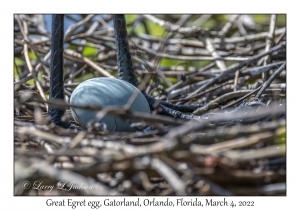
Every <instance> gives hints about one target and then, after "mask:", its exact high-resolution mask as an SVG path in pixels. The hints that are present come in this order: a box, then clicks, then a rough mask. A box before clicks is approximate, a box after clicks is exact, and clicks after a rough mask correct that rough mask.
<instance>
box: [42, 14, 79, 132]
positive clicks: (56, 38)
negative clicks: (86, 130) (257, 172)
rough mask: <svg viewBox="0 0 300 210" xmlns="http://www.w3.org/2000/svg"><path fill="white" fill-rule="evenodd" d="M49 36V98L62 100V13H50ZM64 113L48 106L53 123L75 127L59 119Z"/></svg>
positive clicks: (62, 110)
mask: <svg viewBox="0 0 300 210" xmlns="http://www.w3.org/2000/svg"><path fill="white" fill-rule="evenodd" d="M51 36H52V44H51V63H50V99H61V100H64V81H63V74H64V69H63V63H64V59H63V53H64V48H63V44H64V15H52V34H51ZM64 113H65V110H64V109H58V108H55V107H52V106H51V105H50V106H49V110H48V115H49V116H50V118H51V121H52V122H53V123H54V124H56V125H58V126H60V127H63V128H75V127H73V126H72V125H71V124H70V123H69V122H63V121H62V120H61V118H62V116H63V115H64Z"/></svg>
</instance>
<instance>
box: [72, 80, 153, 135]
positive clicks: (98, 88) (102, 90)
mask: <svg viewBox="0 0 300 210" xmlns="http://www.w3.org/2000/svg"><path fill="white" fill-rule="evenodd" d="M136 91H138V92H139V94H138V96H137V97H136V99H135V101H134V102H133V104H132V106H131V110H133V111H136V112H143V113H150V108H149V104H148V102H147V100H146V98H145V97H144V95H143V94H142V93H141V92H140V91H139V90H138V89H137V88H136V87H134V86H133V85H131V84H130V83H128V82H125V81H123V80H119V79H114V78H106V77H99V78H93V79H89V80H87V81H84V82H82V83H81V84H79V85H78V86H77V87H76V88H75V90H74V91H73V93H72V95H71V99H70V103H71V105H81V106H101V107H122V106H124V105H125V104H126V103H127V102H128V100H129V99H130V97H131V96H132V95H133V94H134V93H135V92H136ZM71 112H72V116H73V118H74V119H75V120H76V121H77V122H78V123H79V124H80V125H81V126H82V127H83V128H86V127H87V123H88V122H89V121H91V120H93V122H97V121H98V122H101V123H105V124H106V126H107V130H109V131H119V132H124V131H125V132H126V131H135V130H134V129H133V128H131V127H130V122H128V121H127V122H126V121H124V120H122V119H120V118H118V117H114V116H112V115H105V116H104V117H103V118H102V119H101V120H97V117H96V115H97V112H96V111H90V110H84V109H79V108H72V109H71Z"/></svg>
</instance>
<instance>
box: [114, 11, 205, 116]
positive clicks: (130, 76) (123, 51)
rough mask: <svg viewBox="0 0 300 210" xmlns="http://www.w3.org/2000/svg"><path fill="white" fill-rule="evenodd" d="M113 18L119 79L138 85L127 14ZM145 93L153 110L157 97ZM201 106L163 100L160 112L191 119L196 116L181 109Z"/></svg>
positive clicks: (191, 109) (187, 109)
mask: <svg viewBox="0 0 300 210" xmlns="http://www.w3.org/2000/svg"><path fill="white" fill-rule="evenodd" d="M113 20H114V30H115V39H116V48H117V63H118V69H119V75H118V76H119V79H121V80H124V81H126V82H129V83H130V84H132V85H134V86H135V87H138V85H139V83H138V80H137V77H136V76H135V74H134V70H133V65H132V61H131V54H130V48H129V44H128V38H127V30H126V21H125V16H124V15H114V17H113ZM143 94H144V96H145V97H146V99H147V101H148V103H149V105H150V109H151V110H153V109H154V108H155V104H156V99H154V98H153V97H151V96H148V95H147V94H146V93H145V92H143ZM199 107H200V106H199V105H192V106H190V105H176V104H172V103H169V102H165V101H161V102H160V104H159V108H158V113H159V114H161V115H166V116H169V117H173V118H175V119H182V120H189V119H191V118H195V117H196V116H193V115H191V114H184V113H182V112H180V111H183V112H192V111H195V110H196V109H197V108H199Z"/></svg>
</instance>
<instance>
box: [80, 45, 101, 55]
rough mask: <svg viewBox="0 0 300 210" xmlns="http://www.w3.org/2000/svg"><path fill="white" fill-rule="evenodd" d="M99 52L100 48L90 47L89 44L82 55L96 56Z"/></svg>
mask: <svg viewBox="0 0 300 210" xmlns="http://www.w3.org/2000/svg"><path fill="white" fill-rule="evenodd" d="M97 53H98V50H97V49H96V48H94V47H89V46H86V47H84V49H83V51H82V55H83V56H85V57H91V56H94V55H96V54H97Z"/></svg>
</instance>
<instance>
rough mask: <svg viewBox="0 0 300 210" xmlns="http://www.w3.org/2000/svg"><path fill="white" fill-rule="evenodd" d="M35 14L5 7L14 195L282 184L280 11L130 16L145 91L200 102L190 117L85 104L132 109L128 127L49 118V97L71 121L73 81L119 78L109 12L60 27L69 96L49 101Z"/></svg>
mask: <svg viewBox="0 0 300 210" xmlns="http://www.w3.org/2000/svg"><path fill="white" fill-rule="evenodd" d="M43 17H44V16H42V15H15V16H14V19H15V23H14V30H15V32H14V33H15V36H14V58H15V64H14V110H15V112H14V177H15V178H14V186H15V190H14V194H15V195H155V196H158V195H163V196H168V195H223V196H224V195H285V194H286V68H285V67H286V63H285V62H286V61H285V60H286V27H285V20H284V21H283V20H282V19H283V18H284V19H285V16H284V15H279V16H278V15H277V16H276V15H265V16H263V17H264V18H263V20H260V19H259V18H258V17H260V16H255V15H252V16H250V15H157V16H153V15H127V27H128V35H129V39H130V48H131V52H132V58H133V61H134V68H135V72H136V74H137V76H138V78H139V79H140V81H145V80H146V81H145V84H146V86H145V87H146V90H145V91H146V92H147V94H149V95H151V96H153V97H155V98H156V99H157V100H158V101H160V100H168V101H169V102H172V103H174V104H200V105H201V106H200V105H199V108H198V109H197V110H196V111H194V112H193V114H194V115H195V116H200V117H199V118H198V117H197V118H195V119H192V120H190V121H182V120H178V119H173V118H170V117H167V116H162V115H158V114H157V111H158V110H155V109H154V110H153V111H152V113H151V114H149V115H148V114H141V113H135V112H132V111H130V110H129V109H128V108H127V107H121V108H118V109H115V108H111V109H103V110H97V108H93V107H86V109H94V110H97V111H99V112H100V113H101V114H102V116H103V115H106V114H110V115H114V116H118V117H120V118H122V119H124V120H125V121H126V120H128V119H134V121H135V122H134V123H132V126H133V127H135V128H136V129H137V131H136V132H131V133H130V132H127V133H118V132H108V131H106V130H105V126H103V125H101V124H99V123H97V122H96V123H92V122H91V123H90V124H89V126H88V129H87V130H82V129H80V127H78V128H79V129H73V130H72V129H63V128H60V127H57V126H55V125H54V124H52V123H51V122H50V121H49V119H48V118H47V110H48V108H49V106H56V107H60V108H62V109H66V110H67V111H66V113H65V115H64V117H63V120H65V121H69V122H71V123H72V124H74V125H77V126H78V124H77V123H76V121H74V120H73V118H72V117H71V115H70V108H71V106H70V105H69V104H68V103H66V102H69V99H70V96H71V93H72V91H73V89H74V88H75V87H76V86H77V85H78V84H79V83H80V82H82V81H84V80H86V79H88V78H92V77H99V76H103V75H104V76H107V75H110V76H112V77H117V61H116V53H115V44H114V33H113V28H112V25H111V19H112V15H101V16H100V15H81V16H79V17H80V18H81V20H80V21H76V22H75V21H74V23H72V24H70V26H68V30H67V31H66V33H65V43H67V46H66V49H65V52H64V58H65V75H64V81H65V99H66V102H63V101H53V100H48V94H49V77H50V74H49V50H50V45H51V39H50V35H49V32H48V31H47V27H46V25H45V22H44V21H43ZM67 18H69V19H70V20H72V19H73V18H74V17H73V16H72V15H67ZM159 33H160V34H161V35H160V36H158V35H157V34H159ZM145 78H146V79H145ZM251 103H253V104H255V103H256V106H251ZM260 104H261V106H260ZM247 107H250V108H249V109H248V108H247ZM232 110H234V111H232ZM146 126H151V128H152V129H148V130H147V129H145V127H146ZM49 186H54V188H53V189H51V190H49Z"/></svg>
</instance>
